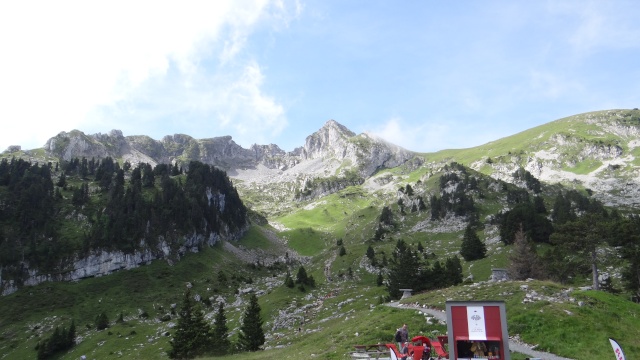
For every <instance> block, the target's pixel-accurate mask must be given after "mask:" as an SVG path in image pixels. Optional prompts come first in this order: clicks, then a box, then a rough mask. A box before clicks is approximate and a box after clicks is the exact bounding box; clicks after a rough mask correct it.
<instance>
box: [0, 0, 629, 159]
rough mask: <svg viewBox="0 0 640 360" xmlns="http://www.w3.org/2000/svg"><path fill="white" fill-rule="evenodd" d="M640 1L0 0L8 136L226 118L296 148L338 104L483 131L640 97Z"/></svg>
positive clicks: (150, 128) (2, 101)
mask: <svg viewBox="0 0 640 360" xmlns="http://www.w3.org/2000/svg"><path fill="white" fill-rule="evenodd" d="M638 13H640V2H638V1H635V0H629V1H620V0H607V1H604V0H602V1H588V0H579V1H570V0H567V1H542V0H541V1H528V0H515V1H513V0H502V1H492V0H484V1H475V0H459V1H435V0H432V1H429V0H424V1H422V0H415V1H390V0H388V1H376V0H362V1H356V0H339V1H337V0H292V1H288V0H255V1H252V0H246V1H245V0H216V1H189V0H181V1H162V0H154V1H144V0H140V1H120V0H111V1H101V2H99V1H84V0H81V1H67V0H57V1H37V0H35V1H3V2H0V151H3V150H4V149H6V148H7V147H8V146H10V145H20V146H21V147H22V149H34V148H39V147H42V146H44V144H45V143H46V141H47V140H48V139H49V138H51V137H53V136H55V135H57V134H58V133H60V132H63V131H64V132H69V131H71V130H74V129H77V130H80V131H82V132H84V133H85V134H96V133H108V132H109V131H111V130H112V129H117V130H121V131H122V132H123V134H124V135H125V136H130V135H148V136H150V137H151V138H153V139H156V140H160V139H162V138H163V137H164V136H165V135H173V134H186V135H190V136H192V137H194V138H196V139H205V138H213V137H219V136H226V135H230V136H231V137H232V138H233V140H234V141H235V142H236V143H237V144H239V145H241V146H242V147H244V148H249V147H250V146H251V145H252V144H260V145H266V144H276V145H278V146H279V147H280V148H282V149H283V150H286V151H292V150H293V149H294V148H296V147H299V146H303V145H304V143H305V139H306V137H307V136H309V135H311V134H312V133H314V132H315V131H317V130H319V129H320V128H321V127H322V126H323V125H324V124H325V123H326V122H327V121H328V120H330V119H333V120H336V121H337V122H339V123H341V124H342V125H344V126H346V127H347V128H349V129H350V130H351V131H353V132H355V133H356V134H360V133H363V132H367V133H371V134H374V135H377V136H380V137H382V138H383V139H386V140H387V141H389V142H391V143H394V144H397V145H400V146H402V147H404V148H406V149H408V150H413V151H419V152H434V151H438V150H443V149H460V148H469V147H474V146H478V145H482V144H485V143H487V142H490V141H493V140H497V139H500V138H502V137H506V136H510V135H513V134H516V133H518V132H520V131H524V130H527V129H530V128H532V127H535V126H538V125H542V124H545V123H548V122H551V121H553V120H557V119H560V118H563V117H566V116H570V115H575V114H579V113H584V112H589V111H596V110H606V109H620V108H635V107H640V21H638V20H637V14H638Z"/></svg>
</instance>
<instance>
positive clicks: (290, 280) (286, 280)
mask: <svg viewBox="0 0 640 360" xmlns="http://www.w3.org/2000/svg"><path fill="white" fill-rule="evenodd" d="M284 285H285V286H286V287H288V288H293V287H294V286H295V283H294V282H293V278H292V277H291V273H290V272H289V270H287V276H286V277H285V278H284Z"/></svg>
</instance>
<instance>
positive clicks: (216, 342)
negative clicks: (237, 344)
mask: <svg viewBox="0 0 640 360" xmlns="http://www.w3.org/2000/svg"><path fill="white" fill-rule="evenodd" d="M211 335H212V336H211V350H212V352H213V354H215V355H224V354H226V353H228V352H229V348H230V346H231V343H230V342H229V328H228V327H227V317H226V315H225V314H224V304H223V303H222V302H220V303H219V304H218V312H217V313H216V317H215V323H214V324H213V331H212V333H211Z"/></svg>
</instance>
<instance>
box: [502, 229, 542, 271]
mask: <svg viewBox="0 0 640 360" xmlns="http://www.w3.org/2000/svg"><path fill="white" fill-rule="evenodd" d="M509 262H510V263H509V266H508V267H507V273H508V274H509V278H510V279H511V280H526V279H528V278H533V279H539V278H540V277H541V276H542V270H541V266H540V259H539V257H538V254H537V253H536V250H535V248H534V247H533V243H532V242H531V241H530V240H529V239H528V238H527V236H526V234H525V233H524V230H523V229H522V226H520V230H518V232H516V235H515V238H514V241H513V249H512V251H511V254H510V255H509Z"/></svg>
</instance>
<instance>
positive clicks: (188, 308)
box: [168, 289, 209, 359]
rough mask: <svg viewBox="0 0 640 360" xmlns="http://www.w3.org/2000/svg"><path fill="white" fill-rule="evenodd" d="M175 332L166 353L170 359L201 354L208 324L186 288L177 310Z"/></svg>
mask: <svg viewBox="0 0 640 360" xmlns="http://www.w3.org/2000/svg"><path fill="white" fill-rule="evenodd" d="M175 329H176V330H175V334H174V335H173V338H172V339H171V341H170V344H171V350H169V351H168V355H169V357H170V358H172V359H192V358H194V357H196V356H198V355H201V354H202V353H203V352H204V350H205V348H206V346H207V345H208V344H207V338H208V334H209V326H208V324H206V323H205V322H204V316H203V315H202V312H201V311H199V309H197V308H196V306H195V303H194V301H193V300H192V299H191V291H190V290H189V289H187V291H185V294H184V299H183V300H182V305H181V307H180V311H179V312H178V322H177V324H176V327H175Z"/></svg>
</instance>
